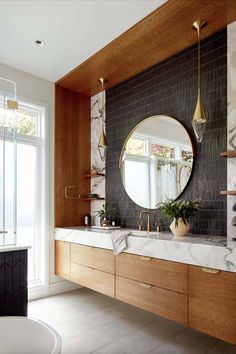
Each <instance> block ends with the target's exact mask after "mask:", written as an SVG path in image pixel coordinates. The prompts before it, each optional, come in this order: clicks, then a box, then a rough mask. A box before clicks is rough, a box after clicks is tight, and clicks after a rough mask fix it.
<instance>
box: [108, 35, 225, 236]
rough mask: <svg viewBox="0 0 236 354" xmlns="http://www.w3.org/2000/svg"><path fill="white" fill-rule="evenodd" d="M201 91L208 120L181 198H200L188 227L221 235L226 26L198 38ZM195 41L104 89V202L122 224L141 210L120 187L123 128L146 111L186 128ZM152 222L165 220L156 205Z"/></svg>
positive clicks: (130, 221)
mask: <svg viewBox="0 0 236 354" xmlns="http://www.w3.org/2000/svg"><path fill="white" fill-rule="evenodd" d="M201 52H202V65H201V70H202V97H203V102H204V107H205V111H206V112H207V118H208V123H207V126H206V130H205V135H204V139H203V142H202V143H201V144H198V143H196V141H195V145H196V159H195V168H194V172H193V174H192V178H191V180H190V182H189V184H188V186H187V188H186V189H185V191H184V193H183V194H182V196H181V198H182V199H194V198H198V197H200V198H201V199H202V209H201V211H199V212H198V213H197V214H196V216H195V217H194V218H193V220H192V221H191V224H192V232H195V233H202V234H210V235H226V223H227V222H226V219H227V208H226V197H224V196H221V195H220V194H219V191H220V190H224V189H226V186H227V171H226V159H223V158H220V157H219V153H220V151H225V150H226V148H227V142H226V138H227V130H226V129H227V30H226V29H224V30H222V31H220V32H218V33H216V34H215V35H213V36H211V37H209V38H207V39H206V40H204V41H202V44H201ZM196 75H197V51H196V46H193V47H191V48H188V49H186V50H184V51H182V52H180V53H178V54H176V55H175V56H173V57H170V58H168V59H167V60H165V61H163V62H162V63H160V64H157V65H155V66H153V67H151V68H150V69H147V70H145V71H144V72H142V73H140V74H138V75H136V76H135V77H133V78H131V79H129V80H127V81H125V82H123V83H121V84H120V85H118V86H116V87H114V88H112V89H110V90H108V91H107V92H106V132H107V141H108V145H109V149H108V154H107V169H106V200H107V202H108V208H110V209H111V208H113V207H115V208H116V219H117V220H118V221H119V222H120V223H121V225H122V226H125V227H131V228H136V227H137V222H138V213H139V211H140V210H143V209H142V208H141V207H140V206H138V205H136V204H135V203H134V202H133V201H132V200H131V199H130V198H129V196H128V195H127V193H126V192H125V190H124V188H123V185H122V181H121V177H120V171H119V165H118V162H119V157H120V152H121V149H122V146H123V143H124V141H125V139H126V137H127V135H128V134H129V132H130V131H131V130H132V129H133V128H134V127H135V126H136V124H137V123H139V122H140V121H142V120H143V119H144V118H147V117H148V116H152V115H155V114H164V115H169V116H172V117H175V118H177V119H178V120H179V121H181V122H182V123H183V124H184V125H185V126H186V127H187V128H188V129H189V131H190V132H191V133H192V135H193V131H192V127H191V120H192V115H193V111H194V107H195V104H196V93H197V92H196V79H197V76H196ZM151 214H152V215H151V217H152V222H153V224H154V222H156V221H157V220H159V219H161V221H162V223H163V226H164V229H166V230H167V229H168V225H169V224H170V221H168V220H165V219H163V217H161V216H160V215H159V213H158V212H157V211H156V210H152V211H151Z"/></svg>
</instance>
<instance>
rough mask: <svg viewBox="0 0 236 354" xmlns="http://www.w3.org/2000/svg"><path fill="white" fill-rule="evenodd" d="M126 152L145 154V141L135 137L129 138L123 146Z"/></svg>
mask: <svg viewBox="0 0 236 354" xmlns="http://www.w3.org/2000/svg"><path fill="white" fill-rule="evenodd" d="M125 151H126V153H127V154H132V155H144V154H145V141H144V140H142V139H137V138H130V139H129V140H128V141H127V144H126V146H125Z"/></svg>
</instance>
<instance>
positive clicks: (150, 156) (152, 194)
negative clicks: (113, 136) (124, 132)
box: [120, 115, 194, 209]
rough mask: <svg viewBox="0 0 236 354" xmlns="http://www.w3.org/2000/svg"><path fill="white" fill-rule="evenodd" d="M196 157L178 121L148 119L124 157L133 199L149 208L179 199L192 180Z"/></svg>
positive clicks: (123, 173)
mask: <svg viewBox="0 0 236 354" xmlns="http://www.w3.org/2000/svg"><path fill="white" fill-rule="evenodd" d="M193 155H194V154H193V146H192V142H191V139H190V137H189V134H188V132H187V130H186V129H185V128H184V126H183V125H182V124H181V123H179V122H178V121H177V120H176V119H174V118H172V117H169V116H163V115H157V116H153V117H150V118H147V119H145V120H144V121H142V122H141V123H140V124H139V125H138V126H137V127H136V128H135V129H134V130H133V131H132V132H131V133H130V134H129V136H128V138H127V140H126V142H125V144H124V146H123V149H122V152H121V156H120V171H121V177H122V181H123V185H124V188H125V190H126V192H127V193H128V195H129V197H130V198H131V199H132V200H133V201H134V202H135V203H136V204H138V205H140V206H142V207H144V208H149V209H153V208H155V207H156V205H157V203H160V202H164V201H165V200H166V199H168V198H171V199H176V198H178V197H179V195H180V194H181V193H182V192H183V190H184V188H185V187H186V185H187V183H188V181H189V178H190V175H191V172H192V166H193Z"/></svg>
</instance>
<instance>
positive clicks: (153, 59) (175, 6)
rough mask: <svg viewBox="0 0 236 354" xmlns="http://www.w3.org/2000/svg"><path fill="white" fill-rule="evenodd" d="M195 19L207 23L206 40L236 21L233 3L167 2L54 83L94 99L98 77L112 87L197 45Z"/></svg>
mask: <svg viewBox="0 0 236 354" xmlns="http://www.w3.org/2000/svg"><path fill="white" fill-rule="evenodd" d="M198 19H203V20H205V21H206V22H207V26H206V27H205V28H204V29H203V30H202V34H201V37H202V38H206V37H209V36H210V35H212V34H214V33H215V32H217V31H219V30H221V29H223V28H225V27H226V26H227V24H229V23H231V22H233V21H234V20H235V19H236V1H235V0H197V1H196V0H169V1H167V2H166V3H165V4H163V5H162V6H161V7H159V8H158V9H156V10H155V11H153V12H152V13H151V14H150V15H148V16H147V17H145V18H144V19H143V20H141V21H140V22H138V23H137V24H136V25H134V26H133V27H131V28H130V29H129V30H128V31H126V32H124V33H123V34H122V35H121V36H119V37H118V38H116V39H115V40H114V41H112V42H111V43H109V44H108V45H107V46H105V47H104V48H103V49H101V50H100V51H98V52H97V53H96V54H94V55H93V56H92V57H90V58H89V59H87V60H86V61H85V62H84V63H82V64H80V65H79V66H78V67H77V68H75V69H74V70H72V71H71V72H70V73H68V74H67V75H66V76H64V77H63V78H61V79H60V80H58V81H57V84H58V85H60V86H63V87H65V88H68V89H71V90H74V91H77V92H80V93H83V94H85V95H88V96H93V95H94V94H96V93H98V92H100V91H101V87H100V84H99V82H98V78H99V77H105V78H107V79H108V82H107V84H106V85H105V88H106V89H108V88H111V87H113V86H115V85H117V84H118V83H120V82H122V81H124V80H127V79H128V78H130V77H132V76H134V75H136V74H137V73H140V72H142V71H143V70H145V69H147V68H149V67H151V66H153V65H154V64H157V63H160V62H161V61H163V60H164V59H166V58H168V57H170V56H172V55H174V54H176V53H178V52H180V51H181V50H183V49H185V48H187V47H189V46H191V45H193V44H194V43H196V42H197V36H196V32H195V31H193V30H192V23H193V22H194V21H196V20H198Z"/></svg>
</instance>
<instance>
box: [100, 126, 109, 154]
mask: <svg viewBox="0 0 236 354" xmlns="http://www.w3.org/2000/svg"><path fill="white" fill-rule="evenodd" d="M107 148H108V144H107V140H106V136H105V133H104V130H103V129H102V133H101V135H100V138H99V142H98V151H99V155H100V158H101V160H102V161H105V159H106V154H107Z"/></svg>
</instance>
